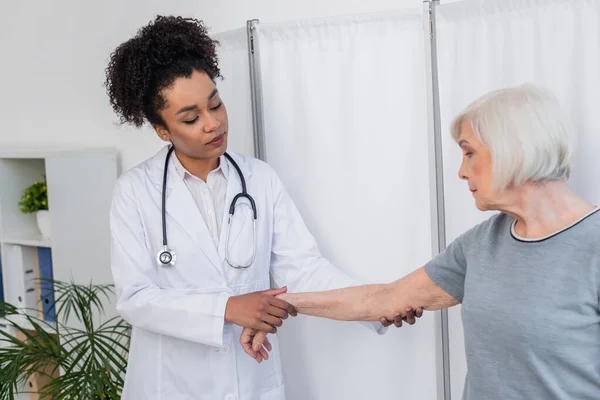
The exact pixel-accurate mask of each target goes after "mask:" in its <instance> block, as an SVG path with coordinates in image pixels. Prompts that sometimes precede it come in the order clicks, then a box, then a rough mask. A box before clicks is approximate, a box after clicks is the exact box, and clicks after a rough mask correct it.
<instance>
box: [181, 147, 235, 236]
mask: <svg viewBox="0 0 600 400" xmlns="http://www.w3.org/2000/svg"><path fill="white" fill-rule="evenodd" d="M171 159H172V160H173V164H174V166H175V170H176V171H177V173H178V174H179V176H180V177H181V178H182V179H183V181H184V182H185V185H186V186H187V188H188V189H189V191H190V193H191V194H192V197H193V198H194V201H195V202H196V205H197V206H198V209H199V210H200V213H201V214H202V217H204V221H205V222H206V226H207V227H208V231H209V232H210V235H211V237H212V239H213V241H214V243H215V246H216V247H219V237H220V235H221V225H222V222H223V213H224V211H225V196H226V194H227V177H228V173H229V164H228V162H227V159H226V158H225V157H223V156H221V157H220V158H219V166H218V167H217V168H216V169H214V170H212V171H211V172H210V173H209V174H208V177H207V178H206V182H204V181H203V180H202V179H200V178H198V177H197V176H195V175H192V174H191V173H190V172H189V171H188V170H186V169H185V168H184V166H183V165H182V164H181V162H180V161H179V159H178V158H177V156H176V155H175V157H171Z"/></svg>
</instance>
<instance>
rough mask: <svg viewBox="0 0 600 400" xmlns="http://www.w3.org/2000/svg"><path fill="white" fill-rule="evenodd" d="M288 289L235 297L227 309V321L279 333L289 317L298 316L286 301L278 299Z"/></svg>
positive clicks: (228, 302)
mask: <svg viewBox="0 0 600 400" xmlns="http://www.w3.org/2000/svg"><path fill="white" fill-rule="evenodd" d="M286 291H287V288H285V287H284V288H281V289H270V290H264V291H261V292H254V293H248V294H243V295H240V296H233V297H230V298H229V301H227V306H226V307H225V321H227V322H231V323H233V324H236V325H239V326H243V327H245V328H253V329H256V330H260V331H265V332H268V333H275V332H277V328H276V327H278V326H281V325H283V320H284V319H287V317H288V316H289V315H292V316H296V315H297V312H296V309H295V308H294V307H293V306H292V305H291V304H289V303H288V302H286V301H283V300H281V299H278V298H276V297H275V296H277V295H278V294H281V293H285V292H286Z"/></svg>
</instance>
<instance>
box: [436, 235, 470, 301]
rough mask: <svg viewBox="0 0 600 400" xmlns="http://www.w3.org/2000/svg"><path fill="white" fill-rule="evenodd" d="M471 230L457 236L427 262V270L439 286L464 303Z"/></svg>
mask: <svg viewBox="0 0 600 400" xmlns="http://www.w3.org/2000/svg"><path fill="white" fill-rule="evenodd" d="M469 233H470V232H465V233H463V234H462V235H460V236H459V237H457V238H456V239H455V240H454V241H453V242H452V243H450V245H449V246H447V247H446V248H445V249H444V250H443V251H442V252H441V253H440V254H438V255H437V256H436V257H434V258H433V259H432V260H431V261H429V262H428V263H427V264H425V272H426V273H427V275H429V278H430V279H431V280H432V281H434V282H435V283H436V284H437V285H438V286H439V287H441V288H442V289H444V291H446V292H447V293H448V294H449V295H450V296H452V297H454V298H455V299H456V301H458V302H459V303H462V301H463V297H464V293H465V276H466V274H467V258H466V251H465V249H467V248H468V246H467V243H466V242H467V240H468V239H467V238H468V234H469Z"/></svg>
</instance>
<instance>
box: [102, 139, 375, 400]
mask: <svg viewBox="0 0 600 400" xmlns="http://www.w3.org/2000/svg"><path fill="white" fill-rule="evenodd" d="M166 151H167V147H166V146H165V147H164V148H163V149H161V150H160V151H159V152H158V153H157V154H156V155H155V156H154V157H152V158H150V159H148V160H147V161H145V162H143V163H142V164H140V165H138V166H136V167H134V168H132V169H131V170H129V171H127V172H125V173H124V174H122V175H121V176H120V177H119V179H118V180H117V183H116V186H115V191H114V196H113V203H112V207H111V212H110V223H111V232H112V262H111V268H112V273H113V277H114V282H115V286H116V292H117V309H118V311H119V313H120V314H121V315H122V317H123V318H124V319H125V320H126V321H127V322H129V323H130V324H131V325H132V326H133V332H132V339H131V345H130V352H129V364H128V367H127V374H126V379H125V388H124V392H123V399H124V400H138V399H139V400H218V399H224V400H234V399H236V400H283V399H284V398H285V393H284V384H283V376H282V371H281V363H280V358H279V346H278V342H277V337H276V336H275V335H270V336H269V337H270V340H271V343H272V345H273V351H272V352H271V354H270V358H269V360H267V361H263V362H262V363H261V364H258V363H257V362H256V361H255V360H253V359H252V358H250V357H249V356H248V355H246V354H245V353H244V351H243V350H242V348H241V346H240V344H239V337H240V333H241V330H242V328H241V327H239V326H236V325H233V324H230V323H224V312H225V306H226V304H227V300H228V298H229V297H230V296H236V295H241V294H245V293H250V292H255V291H258V290H265V289H269V288H270V274H271V275H272V277H273V279H274V281H275V283H276V285H277V287H282V286H288V291H289V292H298V291H316V290H325V289H333V288H338V287H344V286H350V285H354V284H357V283H358V282H356V281H354V280H353V279H352V278H350V277H349V276H348V275H346V274H345V273H343V272H342V271H340V270H338V269H336V268H335V267H333V266H332V265H331V264H330V263H329V262H328V261H327V260H326V259H324V258H323V257H322V256H321V254H320V253H319V250H318V248H317V244H316V243H315V241H314V239H313V237H312V236H311V234H310V233H309V231H308V230H307V228H306V226H305V225H304V223H303V221H302V218H301V217H300V214H299V213H298V211H297V209H296V207H295V206H294V203H293V202H292V200H291V198H290V197H289V195H288V194H287V193H286V191H285V189H284V187H283V185H282V183H281V181H280V180H279V178H278V176H277V175H276V173H275V172H274V171H273V169H272V168H271V167H269V166H268V165H267V164H265V163H264V162H262V161H260V160H257V159H253V158H247V157H244V156H241V155H238V154H231V155H232V156H233V158H234V159H235V160H236V162H237V163H238V165H239V166H240V169H241V170H242V172H243V174H244V176H245V179H246V182H247V190H248V193H249V194H250V195H252V196H253V198H254V200H255V202H256V208H257V212H258V221H257V226H256V228H257V254H256V261H255V263H254V265H253V266H252V267H250V268H248V269H244V270H237V269H233V268H231V267H230V266H228V265H227V264H226V263H225V236H226V232H227V216H228V209H229V204H231V200H232V198H233V196H234V195H236V194H237V193H239V192H241V184H240V179H239V177H238V175H237V173H236V170H235V168H233V167H230V168H229V175H228V187H227V195H226V206H225V215H224V216H223V225H222V229H221V236H220V242H219V246H218V248H217V247H216V246H215V245H214V242H213V240H212V239H211V236H210V234H209V231H208V229H207V227H206V224H205V222H204V220H203V218H202V215H201V214H200V211H199V210H198V207H197V206H196V204H195V203H194V200H193V198H192V196H191V194H190V192H189V190H188V189H187V187H186V186H185V183H184V182H183V181H182V179H181V178H180V177H179V176H178V174H177V173H176V171H175V170H174V168H173V166H172V163H170V164H171V166H170V167H169V171H168V180H167V192H166V193H167V200H166V210H167V239H168V243H169V246H170V247H171V248H172V249H173V250H174V251H175V253H176V255H177V264H176V265H175V266H173V267H158V266H157V264H156V254H157V252H158V251H159V250H160V249H161V247H162V224H161V188H162V179H163V168H164V162H165V156H166ZM242 210H247V208H246V207H243V206H240V207H238V208H237V209H236V214H237V213H238V212H244V211H242ZM247 216H248V219H247V220H248V222H249V223H248V224H237V225H235V226H234V227H233V228H232V232H231V235H232V236H231V239H230V240H231V243H232V245H231V246H230V247H231V248H232V249H235V248H239V249H246V250H247V249H248V248H251V243H252V242H251V241H250V240H251V238H252V236H251V229H250V230H248V229H246V228H248V227H251V219H250V218H249V213H247ZM365 325H368V326H370V327H371V328H372V329H374V330H376V331H377V332H378V333H382V332H383V331H385V328H383V327H382V326H381V325H380V324H379V323H376V324H370V323H365ZM284 328H285V323H284V327H283V329H284Z"/></svg>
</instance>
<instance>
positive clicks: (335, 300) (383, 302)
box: [281, 284, 394, 321]
mask: <svg viewBox="0 0 600 400" xmlns="http://www.w3.org/2000/svg"><path fill="white" fill-rule="evenodd" d="M393 297H394V290H393V287H392V285H389V284H374V285H364V286H356V287H349V288H344V289H336V290H328V291H324V292H310V293H285V294H283V295H281V298H282V299H283V300H285V301H287V302H289V303H290V304H291V305H293V306H294V307H295V308H296V309H297V310H298V312H299V313H300V314H305V315H312V316H315V317H323V318H329V319H335V320H340V321H378V320H379V319H380V318H381V317H382V316H383V315H388V314H390V313H393V310H392V308H393V307H392V305H393Z"/></svg>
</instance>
